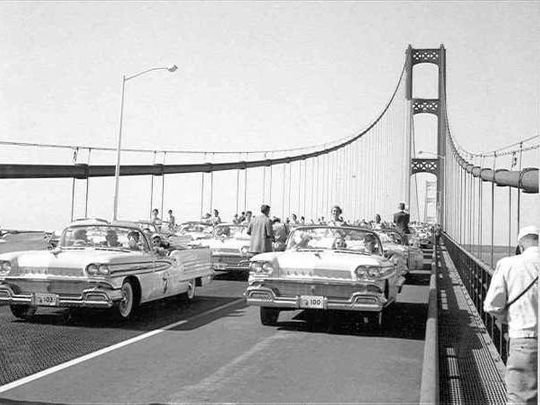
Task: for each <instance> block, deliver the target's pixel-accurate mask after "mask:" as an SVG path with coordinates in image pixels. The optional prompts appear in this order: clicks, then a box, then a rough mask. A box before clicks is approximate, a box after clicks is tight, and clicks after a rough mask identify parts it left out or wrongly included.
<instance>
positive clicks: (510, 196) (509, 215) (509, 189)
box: [508, 187, 512, 256]
mask: <svg viewBox="0 0 540 405" xmlns="http://www.w3.org/2000/svg"><path fill="white" fill-rule="evenodd" d="M511 246H512V187H508V256H511V255H512V247H511Z"/></svg>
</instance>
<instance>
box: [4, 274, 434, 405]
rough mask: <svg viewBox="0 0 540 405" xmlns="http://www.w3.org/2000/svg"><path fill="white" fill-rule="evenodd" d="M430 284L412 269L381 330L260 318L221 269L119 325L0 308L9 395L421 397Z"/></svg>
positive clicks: (67, 398)
mask: <svg viewBox="0 0 540 405" xmlns="http://www.w3.org/2000/svg"><path fill="white" fill-rule="evenodd" d="M428 284H429V271H427V270H424V271H416V272H413V273H412V274H410V275H409V278H408V281H407V283H406V285H405V286H404V288H403V291H402V293H401V294H400V296H399V302H398V303H397V304H396V305H395V306H394V308H393V309H392V310H391V312H390V315H391V317H390V318H391V322H390V324H389V325H388V326H386V327H385V328H384V329H382V330H379V329H378V328H376V327H373V326H370V325H369V324H366V323H365V322H363V321H362V320H361V319H360V320H358V319H355V320H351V318H350V316H347V314H336V316H335V317H334V319H328V318H327V317H324V316H322V317H320V318H319V319H316V321H315V322H311V323H307V322H306V321H305V319H304V313H303V312H302V311H294V312H284V313H282V314H281V315H280V318H279V324H278V326H277V327H268V326H263V325H261V324H260V321H259V309H258V308H257V307H251V306H246V305H245V302H244V300H243V298H242V293H243V291H244V289H245V286H246V282H245V280H241V279H237V278H234V277H224V276H218V278H217V279H216V280H214V282H213V283H211V284H210V285H209V286H207V287H204V288H201V289H198V290H197V294H198V296H197V297H196V299H195V301H194V302H193V303H192V304H190V305H187V304H186V303H185V302H182V301H178V300H167V301H163V302H159V303H155V304H150V305H146V306H143V307H142V308H141V310H140V313H139V314H138V316H137V317H136V319H134V320H132V321H130V322H126V323H121V324H118V323H116V322H115V321H114V320H113V319H112V318H111V317H110V316H109V315H108V313H101V312H97V313H96V312H89V311H79V312H75V313H70V314H69V316H68V314H67V313H66V311H61V310H46V311H41V310H40V312H39V313H38V315H37V316H36V319H35V320H33V321H31V322H25V321H19V320H16V319H15V318H14V317H13V316H12V315H11V314H10V312H9V308H8V307H5V306H4V307H0V330H1V331H2V333H1V337H0V384H3V385H2V386H0V402H1V403H19V402H20V401H22V402H26V401H31V402H34V403H47V404H49V403H85V404H90V403H128V402H129V403H177V402H182V403H186V402H197V403H201V402H203V403H204V402H229V403H230V402H250V403H253V402H259V403H269V402H273V403H276V402H277V403H290V402H319V403H320V402H326V403H328V402H330V403H347V402H349V403H374V402H377V403H418V400H419V397H420V378H421V374H422V358H423V350H424V333H425V321H426V315H427V302H428V295H429V287H428ZM66 362H68V363H66ZM38 372H40V374H37V375H36V374H35V373H38ZM24 377H26V379H23V378H24Z"/></svg>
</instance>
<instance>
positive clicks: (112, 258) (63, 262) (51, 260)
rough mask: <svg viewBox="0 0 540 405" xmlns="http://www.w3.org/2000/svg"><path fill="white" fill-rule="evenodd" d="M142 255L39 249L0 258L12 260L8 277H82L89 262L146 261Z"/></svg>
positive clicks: (88, 250) (119, 252) (147, 258)
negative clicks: (12, 263)
mask: <svg viewBox="0 0 540 405" xmlns="http://www.w3.org/2000/svg"><path fill="white" fill-rule="evenodd" d="M143 257H144V255H143V254H139V253H134V252H124V251H113V250H99V249H81V250H59V251H51V250H41V251H25V252H13V253H9V254H4V255H0V260H11V261H12V262H15V264H16V265H15V266H13V268H12V270H11V272H10V273H9V275H10V276H16V275H21V276H24V275H36V274H40V275H58V276H64V275H66V276H67V275H69V276H84V275H85V273H84V269H85V268H86V266H87V265H89V264H90V263H98V264H120V263H133V262H141V261H149V259H150V257H149V256H147V257H146V258H144V259H143Z"/></svg>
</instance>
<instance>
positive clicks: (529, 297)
mask: <svg viewBox="0 0 540 405" xmlns="http://www.w3.org/2000/svg"><path fill="white" fill-rule="evenodd" d="M518 244H519V249H520V251H521V254H520V255H518V256H511V257H505V258H502V259H501V260H499V262H498V263H497V267H496V269H495V273H494V274H493V277H492V278H491V283H490V285H489V289H488V292H487V294H486V299H485V301H484V311H487V312H489V313H491V314H493V315H495V316H496V317H497V318H498V319H499V320H501V321H502V322H504V323H508V336H509V337H510V350H509V355H508V359H507V361H506V373H505V377H504V379H505V382H506V388H507V403H508V404H536V403H537V400H538V387H537V377H538V366H537V360H538V334H537V328H538V272H539V271H540V253H539V251H538V228H537V227H536V226H527V227H525V228H523V229H521V230H520V231H519V235H518Z"/></svg>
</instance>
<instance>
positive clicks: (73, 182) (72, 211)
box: [71, 148, 79, 222]
mask: <svg viewBox="0 0 540 405" xmlns="http://www.w3.org/2000/svg"><path fill="white" fill-rule="evenodd" d="M78 154H79V148H75V150H74V151H73V163H74V164H76V163H77V155H78ZM74 212H75V176H74V177H73V180H72V182H71V222H73V216H74Z"/></svg>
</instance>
